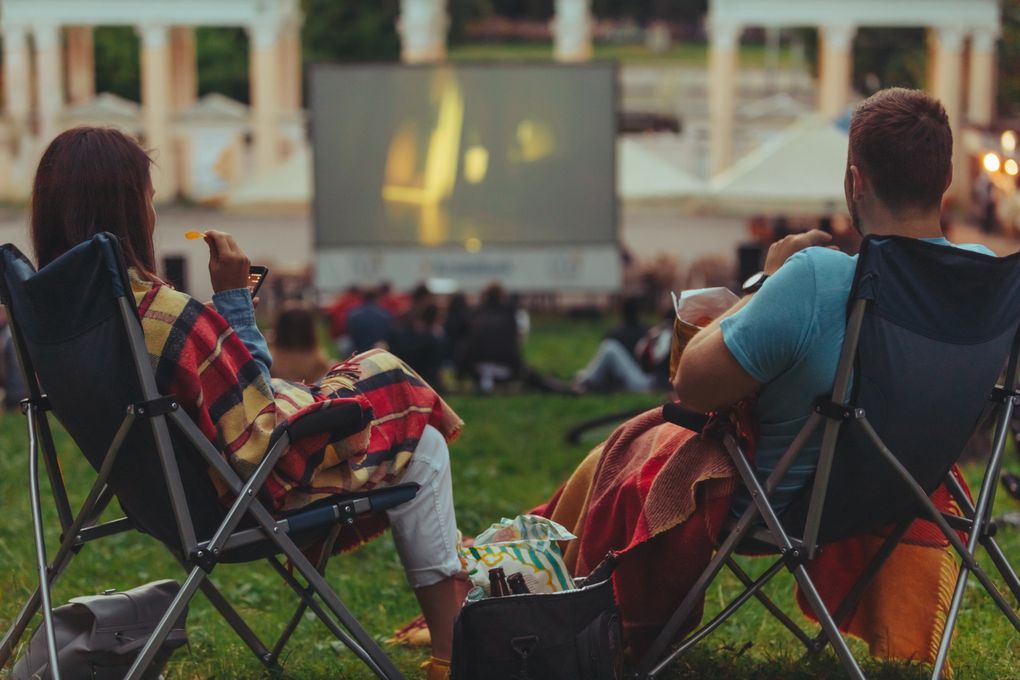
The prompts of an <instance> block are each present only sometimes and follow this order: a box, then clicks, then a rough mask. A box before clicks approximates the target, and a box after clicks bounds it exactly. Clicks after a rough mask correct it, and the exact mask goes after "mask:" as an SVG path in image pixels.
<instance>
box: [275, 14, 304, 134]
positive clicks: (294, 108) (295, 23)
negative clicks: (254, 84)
mask: <svg viewBox="0 0 1020 680" xmlns="http://www.w3.org/2000/svg"><path fill="white" fill-rule="evenodd" d="M280 65H281V71H280V84H281V87H282V88H283V90H284V93H283V97H282V98H281V99H282V103H283V112H284V113H285V114H294V113H297V112H298V111H300V110H301V99H302V91H303V86H304V82H303V78H304V68H303V64H302V61H301V20H300V19H298V18H295V19H293V20H292V21H290V22H288V23H287V24H286V25H285V26H284V27H283V31H282V33H281V36H280Z"/></svg>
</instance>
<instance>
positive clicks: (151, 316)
mask: <svg viewBox="0 0 1020 680" xmlns="http://www.w3.org/2000/svg"><path fill="white" fill-rule="evenodd" d="M132 287H133V289H134V294H135V300H136V302H137V304H138V312H139V316H140V317H141V321H142V328H143V331H144V335H145V342H146V345H147V349H148V351H149V355H150V357H151V359H152V362H153V367H154V369H155V373H156V382H157V387H158V388H159V390H160V392H161V393H163V394H173V395H174V396H176V397H177V399H178V401H179V402H180V404H181V406H182V407H183V408H184V410H185V411H186V412H187V413H188V415H189V416H191V418H192V419H193V420H194V421H195V423H196V424H197V425H198V427H199V429H201V431H202V433H203V434H205V436H206V437H208V438H209V441H211V442H212V443H213V444H215V445H216V447H217V448H219V450H220V451H221V452H222V453H223V455H224V456H225V457H226V458H227V460H228V461H229V462H230V464H231V466H232V467H233V468H234V469H235V470H236V471H237V472H238V474H240V475H241V477H246V476H247V475H250V474H251V472H252V471H253V470H254V469H255V467H256V466H257V465H258V464H259V463H260V462H261V461H262V460H263V458H264V457H265V455H266V453H267V451H268V450H269V448H270V446H271V444H272V442H273V441H275V438H276V437H278V436H279V435H280V433H281V432H282V428H283V427H284V426H285V425H286V424H287V422H288V421H290V420H291V419H294V418H297V417H299V416H302V415H304V414H306V413H308V412H309V411H312V410H316V409H324V408H332V407H335V406H337V405H339V404H345V403H350V402H354V403H357V404H358V405H359V406H361V408H363V409H365V410H366V411H370V412H371V414H372V421H371V424H370V425H369V426H368V427H366V428H365V429H364V430H363V431H361V432H358V433H356V434H354V435H351V436H348V437H346V438H340V437H338V436H336V435H332V434H323V435H319V436H312V437H306V438H303V439H301V440H298V441H295V442H292V443H291V444H290V446H289V447H288V449H287V451H286V452H285V453H284V455H283V457H282V458H281V460H280V461H279V462H278V463H277V465H276V467H275V469H274V470H273V473H272V475H271V476H270V478H269V480H268V481H267V483H266V487H265V490H266V498H267V500H268V501H269V502H270V504H271V510H274V511H277V512H284V511H289V510H294V509H297V508H300V507H303V506H305V505H308V504H309V503H312V502H314V501H316V500H319V499H321V498H325V497H327V496H330V495H334V494H337V493H347V492H353V491H362V490H368V489H372V488H375V487H379V486H385V485H389V484H393V483H395V482H397V481H399V479H400V476H401V473H402V472H403V470H404V469H405V468H406V466H407V463H408V461H409V460H410V458H411V456H412V455H413V453H414V450H415V448H416V447H417V445H418V439H419V438H420V437H421V433H422V431H423V430H424V428H425V426H426V425H432V426H433V427H435V428H436V429H438V430H439V431H440V432H441V433H442V434H443V435H444V436H445V437H446V438H447V440H448V441H452V440H453V439H454V438H456V436H457V435H458V434H459V432H460V428H461V426H462V422H461V420H460V418H458V417H457V415H456V414H455V413H454V412H453V411H452V410H451V409H450V407H449V406H447V404H446V402H444V401H443V400H442V398H441V397H440V396H439V395H438V394H436V392H435V391H434V390H433V389H432V388H431V387H429V385H428V384H427V383H425V382H424V381H423V380H422V379H421V378H420V377H419V376H418V375H417V374H416V373H415V372H414V371H413V370H411V369H410V368H409V367H408V366H407V365H406V364H404V363H403V362H402V361H400V360H399V359H398V358H397V357H395V356H393V355H392V354H389V353H388V352H384V351H381V350H375V351H372V352H366V353H365V354H362V355H359V356H355V357H352V358H350V359H348V360H347V361H345V362H343V363H340V364H337V365H336V366H334V367H333V368H332V369H331V370H330V371H329V372H328V373H327V374H326V376H325V377H324V378H323V379H322V380H321V381H320V382H318V383H316V384H313V385H304V384H301V383H291V382H286V381H282V380H273V381H272V382H271V383H270V382H267V381H266V380H265V379H264V378H263V376H262V373H261V372H260V371H259V370H258V366H257V364H256V363H255V361H254V359H252V356H251V354H250V353H249V352H248V350H247V348H246V347H245V346H244V344H243V343H242V342H241V340H240V339H239V338H238V337H237V335H236V334H235V333H234V331H233V329H231V327H230V326H229V325H228V324H227V322H226V321H225V320H224V319H223V317H221V316H220V315H219V314H217V313H216V312H215V311H213V310H212V309H209V308H208V307H206V306H205V305H203V304H202V303H200V302H198V301H197V300H195V299H194V298H191V297H189V296H187V295H185V294H183V293H180V292H178V291H175V290H173V289H172V288H169V287H167V286H160V285H152V284H150V283H146V282H143V281H140V280H137V279H134V280H133V281H132ZM214 482H216V483H218V484H219V482H218V480H216V479H214ZM219 488H221V489H222V488H223V486H222V485H219Z"/></svg>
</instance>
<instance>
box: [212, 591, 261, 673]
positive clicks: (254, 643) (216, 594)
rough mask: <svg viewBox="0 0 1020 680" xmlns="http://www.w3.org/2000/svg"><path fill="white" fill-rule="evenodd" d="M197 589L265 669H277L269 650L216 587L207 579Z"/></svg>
mask: <svg viewBox="0 0 1020 680" xmlns="http://www.w3.org/2000/svg"><path fill="white" fill-rule="evenodd" d="M199 588H200V589H201V590H202V594H203V595H205V598H206V599H207V600H209V603H210V604H212V606H213V607H215V608H216V611H218V612H219V613H220V616H222V617H223V619H224V620H225V621H226V622H227V623H228V624H229V625H230V627H231V628H233V629H234V632H235V633H237V637H239V638H241V640H242V641H243V642H244V644H246V645H247V646H248V649H250V650H251V651H252V653H253V654H254V655H255V656H256V657H257V658H258V660H259V661H261V662H262V663H263V664H264V665H265V666H266V667H267V668H277V664H276V660H275V659H273V658H272V657H271V655H270V653H269V649H268V648H267V647H266V645H265V644H264V643H263V642H262V640H260V639H259V636H258V635H256V634H255V631H253V630H252V629H251V628H250V627H249V626H248V624H247V623H246V622H245V620H244V619H243V618H241V615H240V614H238V613H237V610H236V609H234V607H233V606H232V605H231V604H230V603H229V602H228V601H227V599H226V598H225V597H224V596H223V594H222V593H221V592H220V591H219V589H218V588H217V587H216V585H215V584H214V583H213V582H212V581H210V580H209V579H205V580H204V581H202V582H201V583H200V584H199Z"/></svg>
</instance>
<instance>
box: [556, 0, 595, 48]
mask: <svg viewBox="0 0 1020 680" xmlns="http://www.w3.org/2000/svg"><path fill="white" fill-rule="evenodd" d="M552 31H553V43H554V44H553V54H554V56H555V58H556V61H588V60H589V59H591V56H592V45H591V34H592V18H591V0H556V16H555V17H553V20H552Z"/></svg>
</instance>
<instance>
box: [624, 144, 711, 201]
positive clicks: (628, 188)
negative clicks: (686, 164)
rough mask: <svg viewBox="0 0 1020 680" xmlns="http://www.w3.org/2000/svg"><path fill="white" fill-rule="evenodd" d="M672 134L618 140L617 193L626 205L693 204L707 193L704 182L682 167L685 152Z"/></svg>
mask: <svg viewBox="0 0 1020 680" xmlns="http://www.w3.org/2000/svg"><path fill="white" fill-rule="evenodd" d="M675 139H676V136H675V135H671V134H665V135H659V134H645V135H624V136H622V137H620V138H619V139H618V141H617V146H616V150H617V167H618V168H619V175H618V177H617V180H616V191H617V194H618V195H619V197H620V200H622V201H623V202H625V203H632V202H635V201H666V202H673V201H690V200H694V199H700V198H701V197H702V196H703V195H704V193H705V183H704V182H703V181H701V180H700V179H698V178H697V177H695V176H694V175H692V174H691V173H689V172H687V171H686V170H684V169H683V168H681V167H680V165H679V160H680V158H681V153H682V151H681V150H680V149H679V148H677V145H676V144H671V143H670V140H675Z"/></svg>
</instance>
